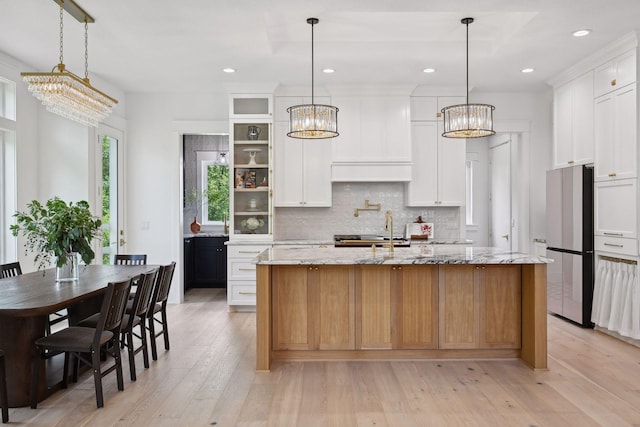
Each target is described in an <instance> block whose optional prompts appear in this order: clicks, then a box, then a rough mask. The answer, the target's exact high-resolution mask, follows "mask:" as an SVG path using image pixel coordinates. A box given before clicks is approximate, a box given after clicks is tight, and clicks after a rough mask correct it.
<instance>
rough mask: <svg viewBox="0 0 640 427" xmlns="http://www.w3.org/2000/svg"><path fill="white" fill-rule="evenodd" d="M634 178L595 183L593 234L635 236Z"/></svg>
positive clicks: (635, 198) (635, 197)
mask: <svg viewBox="0 0 640 427" xmlns="http://www.w3.org/2000/svg"><path fill="white" fill-rule="evenodd" d="M636 188H637V187H636V180H635V179H621V180H617V181H609V182H605V181H601V182H596V184H595V234H596V235H598V236H605V237H626V238H636V237H637V226H636V221H637V217H636V212H637V209H636V206H637V204H636V200H637V196H636Z"/></svg>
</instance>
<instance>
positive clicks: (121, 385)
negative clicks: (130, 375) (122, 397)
mask: <svg viewBox="0 0 640 427" xmlns="http://www.w3.org/2000/svg"><path fill="white" fill-rule="evenodd" d="M113 358H114V359H115V364H116V380H117V382H118V390H120V391H122V390H124V378H123V375H122V355H121V353H120V343H119V342H118V340H117V339H116V342H114V343H113Z"/></svg>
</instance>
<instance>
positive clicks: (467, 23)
mask: <svg viewBox="0 0 640 427" xmlns="http://www.w3.org/2000/svg"><path fill="white" fill-rule="evenodd" d="M472 22H473V21H472ZM466 25H467V105H469V21H468V20H467V22H466Z"/></svg>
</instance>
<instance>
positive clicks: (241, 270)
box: [227, 258, 256, 283]
mask: <svg viewBox="0 0 640 427" xmlns="http://www.w3.org/2000/svg"><path fill="white" fill-rule="evenodd" d="M227 259H228V264H229V268H228V272H227V274H228V278H229V280H253V281H254V283H255V280H256V265H255V264H254V263H252V262H251V261H250V260H246V259H242V258H227Z"/></svg>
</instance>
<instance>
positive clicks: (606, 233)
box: [602, 231, 624, 237]
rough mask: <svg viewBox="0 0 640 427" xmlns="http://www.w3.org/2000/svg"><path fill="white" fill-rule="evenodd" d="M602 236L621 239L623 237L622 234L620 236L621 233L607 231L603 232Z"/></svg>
mask: <svg viewBox="0 0 640 427" xmlns="http://www.w3.org/2000/svg"><path fill="white" fill-rule="evenodd" d="M602 234H604V235H605V236H618V237H622V236H624V234H622V233H609V232H607V231H605V232H604V233H602Z"/></svg>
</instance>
